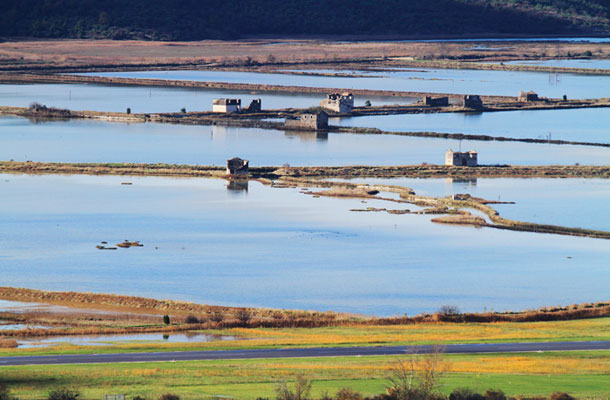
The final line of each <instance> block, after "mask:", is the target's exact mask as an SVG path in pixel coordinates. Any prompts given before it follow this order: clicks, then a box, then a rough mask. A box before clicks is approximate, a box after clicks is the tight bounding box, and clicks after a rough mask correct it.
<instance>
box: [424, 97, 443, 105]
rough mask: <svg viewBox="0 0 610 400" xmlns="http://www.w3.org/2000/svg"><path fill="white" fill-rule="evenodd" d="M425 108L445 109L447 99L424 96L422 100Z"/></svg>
mask: <svg viewBox="0 0 610 400" xmlns="http://www.w3.org/2000/svg"><path fill="white" fill-rule="evenodd" d="M422 101H423V103H424V105H425V106H430V107H447V106H448V105H449V97H436V98H432V96H424V98H423V99H422Z"/></svg>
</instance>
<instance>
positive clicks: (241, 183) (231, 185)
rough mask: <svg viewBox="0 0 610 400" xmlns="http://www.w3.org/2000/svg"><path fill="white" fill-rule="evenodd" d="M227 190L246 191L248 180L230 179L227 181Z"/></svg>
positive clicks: (239, 192)
mask: <svg viewBox="0 0 610 400" xmlns="http://www.w3.org/2000/svg"><path fill="white" fill-rule="evenodd" d="M227 190H228V191H230V192H233V193H234V194H243V193H248V180H247V179H230V180H228V181H227Z"/></svg>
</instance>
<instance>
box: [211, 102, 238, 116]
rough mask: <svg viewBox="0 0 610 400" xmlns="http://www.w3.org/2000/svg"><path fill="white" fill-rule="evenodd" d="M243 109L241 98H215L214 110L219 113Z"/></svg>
mask: <svg viewBox="0 0 610 400" xmlns="http://www.w3.org/2000/svg"><path fill="white" fill-rule="evenodd" d="M240 110H241V99H214V101H213V102H212V111H213V112H218V113H230V112H239V111H240Z"/></svg>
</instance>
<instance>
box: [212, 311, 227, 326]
mask: <svg viewBox="0 0 610 400" xmlns="http://www.w3.org/2000/svg"><path fill="white" fill-rule="evenodd" d="M224 319H225V317H224V315H222V312H220V311H218V310H216V311H211V312H210V320H212V321H213V322H216V323H217V324H219V323H221V322H222V321H223V320H224Z"/></svg>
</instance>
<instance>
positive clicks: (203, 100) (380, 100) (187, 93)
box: [0, 84, 414, 113]
mask: <svg viewBox="0 0 610 400" xmlns="http://www.w3.org/2000/svg"><path fill="white" fill-rule="evenodd" d="M220 97H239V98H241V100H242V106H244V107H247V106H248V105H249V104H250V101H252V100H253V99H255V98H261V99H262V105H263V109H279V108H290V107H292V108H307V107H312V106H317V105H318V104H319V103H320V100H322V99H323V98H324V96H323V95H320V94H306V93H304V94H282V93H269V92H264V93H261V92H259V93H257V92H244V91H238V90H208V89H188V88H161V87H142V86H103V85H74V84H65V85H63V84H34V85H0V105H3V106H14V107H28V106H29V105H30V104H31V103H33V102H38V103H40V104H45V105H47V106H49V107H58V108H68V109H71V110H92V111H112V112H125V110H126V109H127V107H129V108H131V112H133V113H160V112H179V111H180V109H182V108H183V107H184V108H186V110H187V111H211V110H212V100H214V99H217V98H220ZM364 101H365V99H356V104H357V105H364ZM370 101H371V103H372V104H395V103H398V104H407V103H411V102H413V101H414V99H408V98H401V99H396V98H388V97H372V98H371V99H370Z"/></svg>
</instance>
